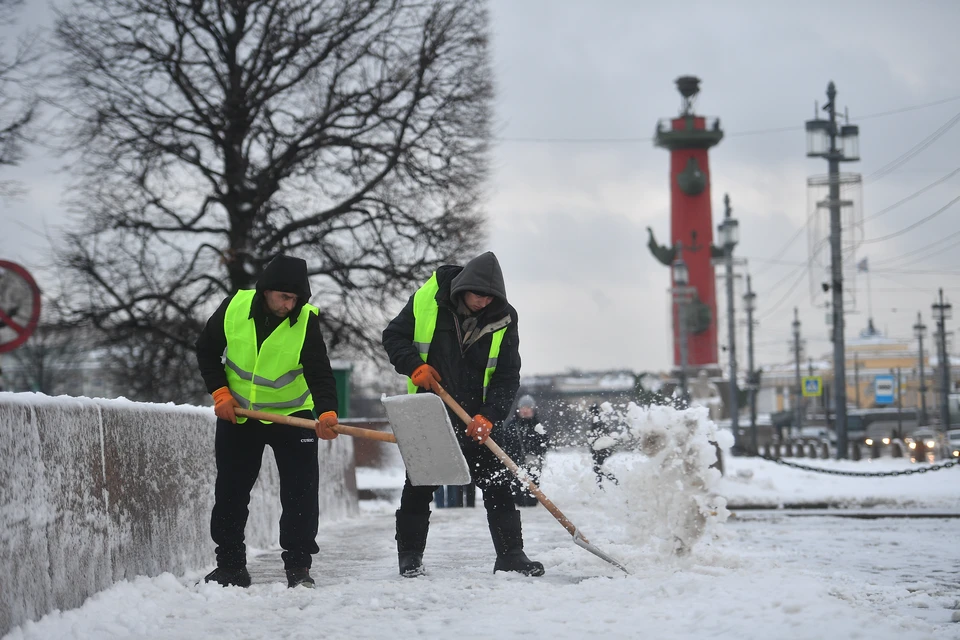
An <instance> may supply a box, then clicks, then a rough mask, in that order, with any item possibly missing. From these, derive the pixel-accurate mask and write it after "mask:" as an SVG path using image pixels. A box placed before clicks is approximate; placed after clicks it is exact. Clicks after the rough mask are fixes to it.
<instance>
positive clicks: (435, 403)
mask: <svg viewBox="0 0 960 640" xmlns="http://www.w3.org/2000/svg"><path fill="white" fill-rule="evenodd" d="M380 401H381V402H382V403H383V406H384V408H385V409H386V410H387V419H389V420H390V425H391V426H392V427H393V434H394V435H395V436H396V437H397V446H398V447H399V448H400V456H401V457H402V458H403V464H404V465H405V466H406V467H407V475H408V476H410V482H411V484H413V485H415V486H436V485H445V484H451V485H463V484H470V468H469V467H468V466H467V460H466V458H464V457H463V452H462V451H461V450H460V444H459V443H458V442H457V436H456V435H455V434H454V432H453V425H451V424H450V414H448V413H447V408H446V407H445V406H444V404H443V400H441V399H440V397H439V396H436V395H434V394H432V393H417V394H410V395H403V396H383V397H381V398H380Z"/></svg>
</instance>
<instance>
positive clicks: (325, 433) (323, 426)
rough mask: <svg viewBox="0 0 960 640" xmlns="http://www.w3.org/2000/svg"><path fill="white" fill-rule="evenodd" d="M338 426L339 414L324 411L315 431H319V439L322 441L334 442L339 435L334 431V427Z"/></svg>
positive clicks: (315, 426)
mask: <svg viewBox="0 0 960 640" xmlns="http://www.w3.org/2000/svg"><path fill="white" fill-rule="evenodd" d="M336 424H337V412H336V411H324V412H323V413H321V414H320V418H318V419H317V423H316V424H315V425H314V429H316V430H317V437H318V438H320V439H321V440H333V439H334V438H336V437H337V436H338V435H340V434H339V433H337V432H336V431H334V430H333V427H334V426H336Z"/></svg>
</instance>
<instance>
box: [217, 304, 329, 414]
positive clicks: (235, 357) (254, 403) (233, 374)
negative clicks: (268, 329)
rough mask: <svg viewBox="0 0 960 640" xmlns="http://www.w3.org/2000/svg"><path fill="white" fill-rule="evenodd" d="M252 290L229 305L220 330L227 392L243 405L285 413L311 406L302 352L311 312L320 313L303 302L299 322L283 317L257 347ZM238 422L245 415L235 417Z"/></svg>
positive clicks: (256, 409)
mask: <svg viewBox="0 0 960 640" xmlns="http://www.w3.org/2000/svg"><path fill="white" fill-rule="evenodd" d="M255 293H256V291H254V290H253V289H244V290H241V291H238V292H237V294H236V295H235V296H234V297H233V300H231V301H230V304H229V305H227V311H226V313H225V314H224V318H223V333H224V335H225V336H226V338H227V348H226V350H225V351H224V371H225V372H226V374H227V384H228V385H229V387H230V393H232V394H233V397H234V398H236V400H237V402H239V403H240V406H241V407H242V408H244V409H250V410H253V411H265V412H267V413H276V414H279V415H285V416H288V415H290V414H292V413H296V412H297V411H304V410H312V409H313V396H312V395H310V388H309V387H308V386H307V381H306V379H305V378H304V377H303V365H301V364H300V351H301V350H302V349H303V341H304V338H305V337H306V335H307V323H308V321H309V319H310V314H311V313H315V314H318V315H319V313H320V311H319V309H317V308H316V307H315V306H313V305H311V304H305V305H303V308H301V309H300V315H299V316H298V317H297V322H296V323H294V324H293V326H291V325H290V323H289V322H288V321H287V319H284V320H283V321H282V322H281V323H280V325H279V326H278V327H277V328H276V329H274V330H273V332H272V333H271V334H270V335H269V336H267V339H266V340H264V341H263V344H262V345H261V346H260V349H259V350H258V349H257V328H256V325H255V323H254V320H253V318H251V317H250V305H251V303H252V302H253V296H254V294H255ZM237 422H238V423H243V422H246V418H242V417H240V416H237Z"/></svg>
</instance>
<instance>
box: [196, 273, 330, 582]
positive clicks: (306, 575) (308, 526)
mask: <svg viewBox="0 0 960 640" xmlns="http://www.w3.org/2000/svg"><path fill="white" fill-rule="evenodd" d="M309 299H310V281H309V279H308V277H307V264H306V262H304V261H303V260H301V259H300V258H291V257H287V256H277V257H276V258H274V259H273V260H272V261H270V263H269V264H268V265H267V266H266V268H265V269H264V272H263V274H262V275H261V276H260V278H259V279H258V280H257V287H256V290H241V291H238V292H236V293H235V294H233V295H231V296H229V297H227V298H226V299H225V300H224V301H223V302H222V303H221V304H220V307H219V308H218V309H217V310H216V311H215V312H214V313H213V315H212V316H210V319H209V320H207V324H206V326H205V327H204V329H203V331H202V332H201V333H200V337H199V338H198V339H197V342H196V350H197V362H198V364H199V366H200V374H201V376H203V381H204V384H206V387H207V391H208V392H210V394H211V395H212V396H213V398H214V402H215V407H214V411H215V412H216V414H217V434H216V444H215V449H216V459H217V480H216V487H215V491H214V493H215V503H214V506H213V513H212V515H211V518H210V533H211V536H212V537H213V541H214V542H215V543H216V544H217V568H216V569H215V570H214V571H213V572H211V573H210V574H209V575H207V576H206V577H205V578H204V579H205V581H207V582H217V583H219V584H221V585H223V586H227V585H236V586H241V587H246V586H249V585H250V575H249V573H248V572H247V568H246V562H247V560H246V546H245V544H244V527H245V525H246V523H247V516H248V514H249V512H248V509H247V505H248V504H249V502H250V491H251V490H252V489H253V485H254V483H255V482H256V481H257V476H258V475H259V473H260V463H261V460H262V458H263V449H264V447H265V446H267V445H269V446H270V448H271V449H273V455H274V457H275V458H276V461H277V470H278V471H279V475H280V504H281V506H282V508H283V514H282V515H281V516H280V546H281V547H283V554H282V558H283V564H284V568H285V569H286V574H287V584H288V586H290V587H295V586H299V585H303V586H308V587H312V586H313V585H314V581H313V579H312V578H311V577H310V567H311V565H312V555H313V554H315V553H318V552H319V548H318V547H317V542H316V537H317V528H318V524H319V484H320V478H319V462H318V457H317V438H318V437H319V438H322V439H325V440H331V439H333V438H336V437H337V433H336V432H335V431H333V430H332V429H331V427H332V426H333V425H336V424H337V386H336V381H335V380H334V377H333V371H332V369H331V367H330V360H329V358H328V357H327V348H326V345H325V343H324V341H323V335H322V334H321V332H320V320H319V315H318V309H317V308H316V307H314V306H312V305H310V304H308V301H309ZM237 407H241V408H244V409H254V410H259V411H265V412H267V413H277V414H282V415H292V416H295V417H300V418H306V419H308V420H314V419H315V417H316V415H319V416H320V417H319V419H316V422H315V431H316V433H313V432H310V431H304V430H303V429H301V428H298V427H292V426H289V425H285V424H278V423H270V422H261V421H259V420H253V419H250V418H242V417H241V418H238V417H237V415H236V412H235V408H237ZM238 423H239V424H238Z"/></svg>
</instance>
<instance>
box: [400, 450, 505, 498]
mask: <svg viewBox="0 0 960 640" xmlns="http://www.w3.org/2000/svg"><path fill="white" fill-rule="evenodd" d="M460 449H461V450H462V451H463V456H464V457H465V458H466V459H467V466H468V467H469V468H470V477H471V478H472V480H473V482H474V483H476V485H477V486H478V487H479V488H480V490H481V491H482V492H483V506H484V507H485V508H486V509H487V512H488V513H489V512H492V511H516V506H515V505H514V504H513V489H512V487H513V480H512V479H513V473H511V471H510V470H509V469H507V467H506V466H505V465H504V464H503V463H502V462H500V460H499V459H498V458H497V456H495V455H493V452H492V451H490V449H488V448H487V447H486V445H482V444H477V443H476V442H463V441H461V442H460ZM436 489H437V487H436V486H423V487H415V486H413V485H412V484H410V476H407V479H406V481H405V482H404V483H403V493H402V494H401V495H400V511H402V512H403V513H407V514H415V513H419V514H424V513H430V500H432V499H433V492H434V491H435V490H436Z"/></svg>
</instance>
